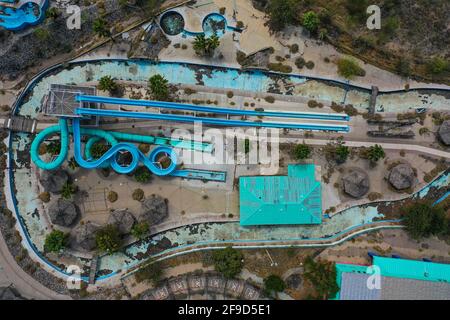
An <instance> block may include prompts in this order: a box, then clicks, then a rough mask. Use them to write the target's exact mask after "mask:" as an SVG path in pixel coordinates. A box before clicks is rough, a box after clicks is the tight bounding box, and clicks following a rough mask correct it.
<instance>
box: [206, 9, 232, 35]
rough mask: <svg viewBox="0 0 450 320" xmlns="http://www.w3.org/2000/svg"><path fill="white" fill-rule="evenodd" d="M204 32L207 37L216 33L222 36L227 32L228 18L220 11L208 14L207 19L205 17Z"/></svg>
mask: <svg viewBox="0 0 450 320" xmlns="http://www.w3.org/2000/svg"><path fill="white" fill-rule="evenodd" d="M202 27H203V32H204V33H205V35H206V36H207V37H210V36H212V35H214V34H215V35H216V36H218V37H221V36H223V35H224V34H225V30H226V28H227V20H226V19H225V17H224V16H222V15H221V14H218V13H211V14H208V15H207V16H206V17H205V19H203V24H202Z"/></svg>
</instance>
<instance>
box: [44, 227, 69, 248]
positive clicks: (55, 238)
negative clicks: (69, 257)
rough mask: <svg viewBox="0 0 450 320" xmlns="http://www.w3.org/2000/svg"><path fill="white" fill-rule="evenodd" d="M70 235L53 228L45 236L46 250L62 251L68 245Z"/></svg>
mask: <svg viewBox="0 0 450 320" xmlns="http://www.w3.org/2000/svg"><path fill="white" fill-rule="evenodd" d="M67 239H68V235H67V234H65V233H64V232H62V231H59V230H53V231H52V232H50V233H49V234H48V235H47V236H46V237H45V243H44V250H45V252H60V251H62V250H63V249H64V248H65V247H66V243H67Z"/></svg>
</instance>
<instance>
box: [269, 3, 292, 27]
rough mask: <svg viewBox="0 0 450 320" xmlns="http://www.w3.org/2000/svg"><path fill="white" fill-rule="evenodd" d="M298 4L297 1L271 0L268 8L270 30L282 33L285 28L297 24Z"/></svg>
mask: <svg viewBox="0 0 450 320" xmlns="http://www.w3.org/2000/svg"><path fill="white" fill-rule="evenodd" d="M297 3H298V2H297V0H271V1H270V2H269V6H268V8H267V11H268V14H269V27H270V29H271V30H274V31H280V30H283V29H284V27H285V26H287V25H289V24H293V23H295V22H296V19H297V10H296V7H297Z"/></svg>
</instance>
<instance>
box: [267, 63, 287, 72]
mask: <svg viewBox="0 0 450 320" xmlns="http://www.w3.org/2000/svg"><path fill="white" fill-rule="evenodd" d="M267 67H268V68H269V70H272V71H275V72H281V73H291V72H292V67H291V66H288V65H285V64H282V63H281V62H278V63H269V64H268V66H267Z"/></svg>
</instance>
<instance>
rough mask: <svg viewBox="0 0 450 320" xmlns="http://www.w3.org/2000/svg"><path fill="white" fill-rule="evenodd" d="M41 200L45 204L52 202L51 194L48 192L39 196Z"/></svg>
mask: <svg viewBox="0 0 450 320" xmlns="http://www.w3.org/2000/svg"><path fill="white" fill-rule="evenodd" d="M39 200H41V201H42V202H44V203H48V202H50V193H49V192H47V191H45V192H42V193H41V194H40V195H39Z"/></svg>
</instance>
